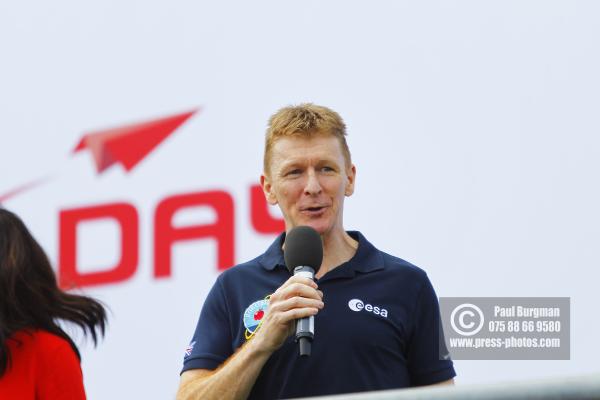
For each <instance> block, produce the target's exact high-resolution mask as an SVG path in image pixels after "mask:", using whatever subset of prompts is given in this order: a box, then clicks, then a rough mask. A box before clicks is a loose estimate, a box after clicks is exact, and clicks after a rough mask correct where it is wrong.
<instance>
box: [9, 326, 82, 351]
mask: <svg viewBox="0 0 600 400" xmlns="http://www.w3.org/2000/svg"><path fill="white" fill-rule="evenodd" d="M9 342H12V343H13V344H14V345H15V347H16V348H32V349H35V353H36V354H38V355H42V354H44V353H56V352H64V351H66V352H73V347H72V346H71V343H69V341H68V340H67V339H65V338H63V337H62V336H59V335H57V334H55V333H52V332H49V331H47V330H44V329H27V330H21V331H18V332H15V334H14V335H12V337H11V340H10V341H9Z"/></svg>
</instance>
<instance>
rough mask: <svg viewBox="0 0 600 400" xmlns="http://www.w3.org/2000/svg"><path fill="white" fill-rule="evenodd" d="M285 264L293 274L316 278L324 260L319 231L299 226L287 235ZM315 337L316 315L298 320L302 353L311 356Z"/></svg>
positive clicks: (298, 337)
mask: <svg viewBox="0 0 600 400" xmlns="http://www.w3.org/2000/svg"><path fill="white" fill-rule="evenodd" d="M283 257H284V259H285V265H286V266H287V268H288V270H289V271H290V273H291V274H293V275H294V276H295V275H300V276H303V277H306V278H309V279H312V280H314V279H315V274H316V273H317V271H319V268H320V267H321V263H322V262H323V242H322V241H321V236H320V235H319V233H318V232H317V231H316V230H314V229H313V228H311V227H309V226H297V227H295V228H293V229H292V230H290V231H289V232H288V233H287V235H286V237H285V247H284V249H283ZM314 337H315V317H314V316H313V315H311V316H310V317H304V318H299V319H297V320H296V342H299V346H300V355H301V356H310V349H311V343H312V340H313V338H314Z"/></svg>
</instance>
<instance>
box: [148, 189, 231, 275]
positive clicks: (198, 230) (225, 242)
mask: <svg viewBox="0 0 600 400" xmlns="http://www.w3.org/2000/svg"><path fill="white" fill-rule="evenodd" d="M188 207H210V208H212V209H213V210H214V211H215V214H216V221H215V222H214V223H213V224H208V225H195V226H194V225H192V226H186V227H179V228H178V227H174V226H173V225H172V220H173V215H174V214H175V213H176V212H177V211H179V210H180V209H183V208H188ZM233 207H234V205H233V198H232V197H231V196H230V195H229V193H227V192H223V191H212V192H200V193H190V194H184V195H178V196H172V197H169V198H166V199H164V200H163V201H161V202H160V204H159V205H158V206H157V207H156V214H155V216H154V276H155V277H157V278H162V277H167V276H170V275H171V248H172V246H173V243H175V242H178V241H181V240H191V239H199V238H213V239H215V240H216V241H217V253H218V260H217V266H218V268H219V269H226V268H229V267H231V266H232V265H233V264H234V238H235V229H234V221H233V212H234V211H233Z"/></svg>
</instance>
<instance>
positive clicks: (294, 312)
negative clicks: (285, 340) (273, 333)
mask: <svg viewBox="0 0 600 400" xmlns="http://www.w3.org/2000/svg"><path fill="white" fill-rule="evenodd" d="M318 312H319V309H318V308H315V307H306V308H293V309H291V310H287V311H284V312H282V313H279V321H280V322H281V323H282V324H285V323H288V322H290V321H293V320H296V319H298V318H304V317H310V316H311V315H315V314H317V313H318Z"/></svg>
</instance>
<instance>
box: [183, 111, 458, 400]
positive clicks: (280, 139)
mask: <svg viewBox="0 0 600 400" xmlns="http://www.w3.org/2000/svg"><path fill="white" fill-rule="evenodd" d="M345 135H346V127H345V125H344V122H343V121H342V119H341V118H340V116H339V115H338V114H337V113H336V112H334V111H332V110H330V109H328V108H326V107H321V106H316V105H313V104H302V105H299V106H294V107H286V108H283V109H281V110H279V111H278V112H277V113H276V114H274V115H273V116H272V117H271V119H270V121H269V127H268V129H267V134H266V143H265V154H264V172H263V175H262V176H261V178H260V180H261V185H262V188H263V190H264V193H265V196H266V198H267V201H268V202H269V203H270V204H277V205H279V207H280V209H281V212H282V214H283V217H284V219H285V229H286V232H287V233H289V232H290V231H292V229H293V228H296V227H299V226H308V227H311V228H313V229H314V230H315V231H316V232H318V234H319V235H320V237H321V240H322V245H323V247H322V250H323V255H322V262H321V265H320V266H316V268H315V269H316V270H317V271H318V272H317V273H316V275H315V280H314V281H313V280H312V279H310V278H309V277H307V276H306V275H305V274H296V275H294V276H292V277H290V272H289V271H288V269H287V267H286V264H285V261H284V249H285V246H286V233H283V234H281V235H280V236H279V237H278V238H277V239H276V240H275V242H273V244H272V245H271V246H270V247H269V248H268V249H267V250H266V251H265V253H264V254H262V255H260V256H259V257H257V258H255V259H254V260H252V261H249V262H246V263H243V264H240V265H237V266H235V267H233V268H231V269H229V270H227V271H225V272H223V273H222V274H221V275H220V276H219V277H218V279H217V281H216V282H215V284H214V286H213V288H212V289H211V291H210V293H209V294H208V297H207V298H206V301H205V303H204V306H203V308H202V312H201V313H200V319H199V321H198V325H197V327H196V331H195V333H194V337H193V339H192V341H191V343H190V345H189V347H188V348H187V349H186V354H185V357H184V362H183V371H182V374H181V383H180V387H179V391H178V394H177V398H178V399H180V400H183V399H219V400H222V399H246V398H249V399H260V400H265V399H278V398H293V397H305V396H317V395H326V394H336V393H350V392H360V391H367V390H381V389H393V388H404V387H410V386H422V385H432V384H437V383H452V382H453V380H452V379H453V377H454V376H455V372H454V368H453V365H452V361H451V360H449V359H447V357H443V356H444V355H440V354H439V336H438V335H439V329H441V327H440V316H439V306H438V302H437V297H436V295H435V292H434V290H433V287H432V286H431V283H430V282H429V279H428V278H427V275H426V274H425V272H424V271H423V270H421V269H419V268H418V267H415V266H414V265H412V264H410V263H408V262H406V261H404V260H402V259H399V258H397V257H393V256H391V255H389V254H386V253H383V252H381V251H379V250H378V249H377V248H375V247H374V246H373V245H372V244H371V243H369V242H368V241H367V239H366V238H365V237H364V236H363V235H362V234H361V233H360V232H346V231H345V230H344V224H343V214H344V198H345V197H346V196H351V195H352V193H353V192H354V188H355V177H356V168H355V166H354V165H353V164H352V160H351V157H350V151H349V149H348V145H347V143H346V138H345ZM286 250H287V249H286ZM319 260H321V258H319ZM310 316H314V331H315V333H314V340H313V341H312V346H311V349H310V355H309V356H306V355H304V356H301V355H300V354H299V350H298V343H296V341H295V340H294V335H293V333H294V332H295V321H296V320H297V319H300V318H305V317H310ZM441 356H442V357H441Z"/></svg>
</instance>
